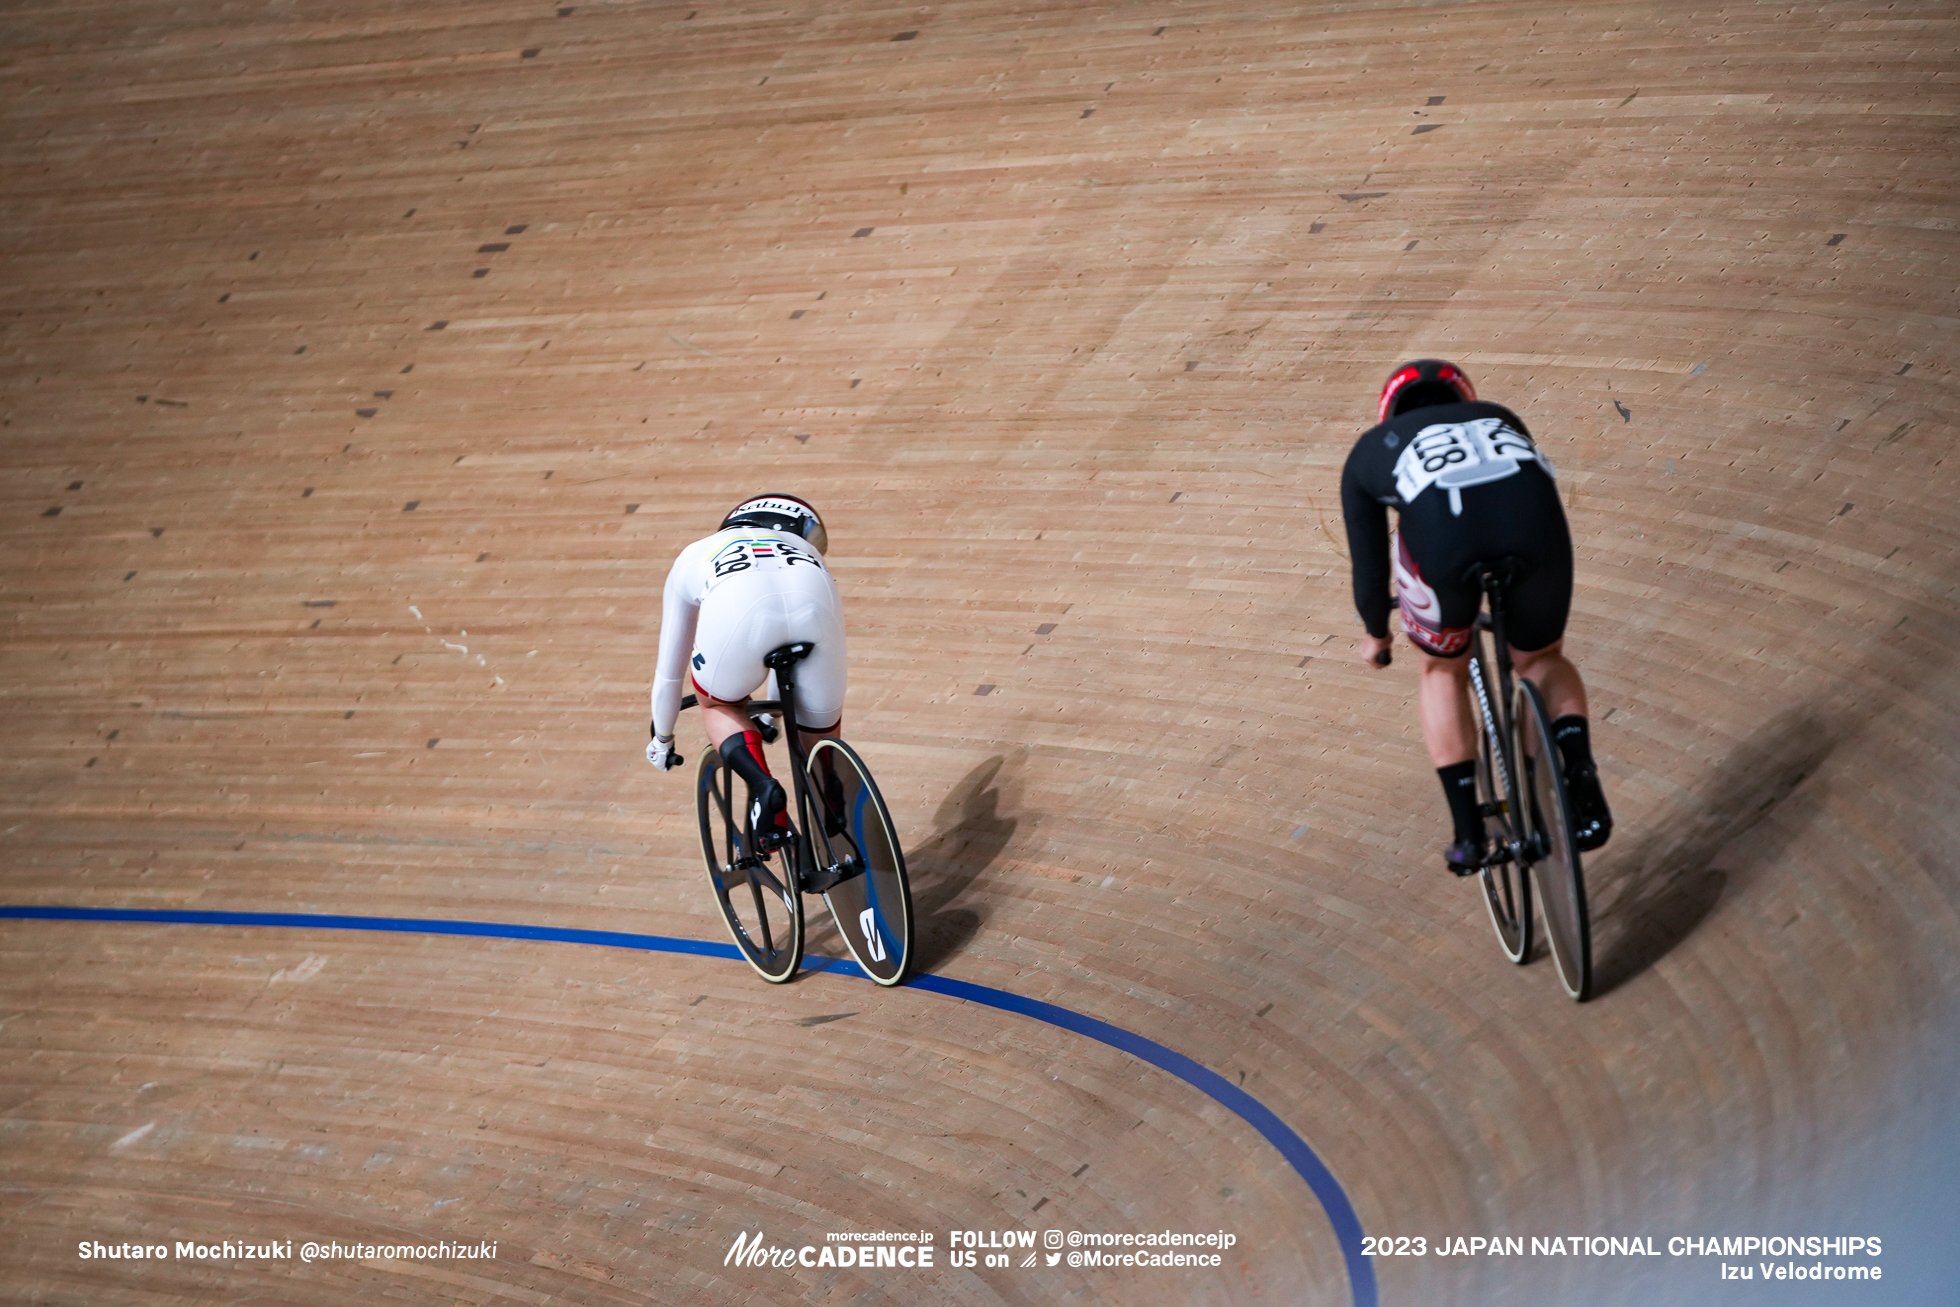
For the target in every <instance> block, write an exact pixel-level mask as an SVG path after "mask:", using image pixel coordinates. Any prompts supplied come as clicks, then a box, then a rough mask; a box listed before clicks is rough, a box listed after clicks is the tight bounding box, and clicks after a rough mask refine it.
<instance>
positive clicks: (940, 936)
mask: <svg viewBox="0 0 1960 1307" xmlns="http://www.w3.org/2000/svg"><path fill="white" fill-rule="evenodd" d="M1020 762H1021V759H1020V756H1019V755H1015V756H1012V757H1000V756H996V757H992V758H989V759H987V760H986V761H985V762H983V763H981V764H980V765H979V766H977V767H975V768H974V769H973V770H972V771H970V772H968V773H967V774H966V775H965V776H963V777H961V778H960V781H959V783H958V784H957V785H955V786H954V787H953V788H952V791H951V792H950V793H948V794H947V796H946V798H945V799H944V800H942V801H941V803H940V805H939V810H938V811H937V812H935V813H934V814H933V819H932V825H933V830H934V832H935V833H934V834H933V836H932V838H930V839H928V840H927V841H926V842H925V843H923V844H920V845H919V846H917V847H916V848H910V849H907V850H906V851H905V866H906V869H907V870H908V871H910V872H911V875H912V919H913V929H914V931H915V932H916V934H915V936H914V940H913V951H914V956H915V958H916V961H915V963H914V968H915V970H917V971H919V972H927V971H933V970H936V969H937V968H938V967H939V966H941V965H942V964H944V963H946V962H948V961H950V960H951V959H953V958H955V957H957V956H959V953H960V951H961V950H962V949H964V948H965V947H966V945H967V943H968V942H969V941H970V940H972V938H973V937H974V936H975V935H977V934H979V933H980V927H981V926H982V925H984V924H985V923H986V918H985V916H984V915H983V914H982V913H981V912H980V911H977V910H976V909H975V908H973V907H970V906H966V905H963V904H960V903H959V899H960V896H961V895H963V894H965V893H966V890H967V887H968V886H970V885H972V884H973V882H974V881H975V880H976V879H978V878H979V876H980V875H981V874H982V873H983V872H985V871H986V870H987V868H988V867H990V866H992V865H993V862H994V859H995V858H997V857H999V856H1000V852H1001V850H1002V849H1004V848H1006V847H1007V842H1008V841H1009V840H1011V839H1012V838H1014V830H1015V828H1016V827H1017V826H1018V825H1019V824H1020V823H1019V821H1018V820H1016V819H1015V818H1014V817H1013V816H1011V815H1007V814H1003V813H1002V811H1001V808H1002V798H1003V790H1006V791H1009V794H1008V796H1007V797H1008V798H1009V799H1010V801H1011V798H1012V794H1011V791H1012V789H1013V781H1014V773H1015V772H1016V771H1018V770H1019V767H1020ZM1003 774H1004V775H1003Z"/></svg>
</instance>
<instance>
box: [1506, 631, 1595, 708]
mask: <svg viewBox="0 0 1960 1307" xmlns="http://www.w3.org/2000/svg"><path fill="white" fill-rule="evenodd" d="M1511 666H1512V668H1513V669H1514V670H1515V671H1516V672H1517V674H1518V675H1519V676H1521V677H1523V678H1524V679H1525V680H1528V681H1530V682H1532V683H1533V684H1534V685H1536V686H1537V687H1538V693H1540V694H1542V695H1544V696H1545V711H1546V713H1547V714H1549V715H1550V716H1551V719H1552V720H1553V721H1557V720H1558V719H1559V718H1561V717H1574V716H1577V717H1584V716H1585V715H1586V683H1585V682H1584V681H1583V680H1581V679H1580V678H1579V669H1578V668H1577V667H1574V666H1573V665H1572V660H1571V659H1569V658H1567V657H1566V656H1565V641H1564V640H1554V641H1552V642H1551V643H1550V644H1548V645H1546V646H1545V647H1544V648H1543V649H1533V650H1531V651H1529V652H1526V651H1525V650H1523V649H1520V648H1518V647H1517V646H1516V645H1512V646H1511Z"/></svg>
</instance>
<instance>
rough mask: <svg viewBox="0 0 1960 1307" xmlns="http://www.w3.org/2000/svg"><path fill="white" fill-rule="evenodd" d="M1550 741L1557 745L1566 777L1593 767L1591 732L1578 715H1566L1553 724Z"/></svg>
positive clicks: (1584, 720)
mask: <svg viewBox="0 0 1960 1307" xmlns="http://www.w3.org/2000/svg"><path fill="white" fill-rule="evenodd" d="M1552 739H1553V740H1555V741H1557V743H1558V753H1559V757H1561V758H1563V759H1564V760H1565V770H1566V773H1567V774H1568V775H1570V774H1571V773H1572V772H1575V771H1578V770H1579V769H1580V768H1582V767H1591V766H1592V765H1593V756H1592V730H1591V728H1590V727H1588V726H1587V725H1586V719H1585V718H1583V717H1581V716H1580V715H1579V714H1578V713H1567V714H1566V715H1565V716H1563V717H1561V718H1559V719H1558V720H1557V721H1555V722H1553V723H1552Z"/></svg>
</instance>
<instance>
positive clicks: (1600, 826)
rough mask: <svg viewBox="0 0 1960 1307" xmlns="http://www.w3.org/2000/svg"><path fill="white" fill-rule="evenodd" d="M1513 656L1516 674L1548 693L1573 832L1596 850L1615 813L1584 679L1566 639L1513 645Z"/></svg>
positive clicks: (1610, 830) (1607, 833) (1582, 844)
mask: <svg viewBox="0 0 1960 1307" xmlns="http://www.w3.org/2000/svg"><path fill="white" fill-rule="evenodd" d="M1511 661H1512V663H1513V665H1514V666H1515V667H1516V668H1517V672H1518V675H1519V676H1521V677H1525V678H1527V679H1529V680H1530V681H1532V682H1533V683H1534V684H1535V685H1537V687H1538V692H1539V693H1540V694H1542V695H1544V696H1545V711H1546V713H1547V714H1548V715H1550V717H1551V719H1552V738H1553V740H1555V741H1556V742H1557V743H1558V751H1559V760H1560V762H1562V763H1563V764H1564V766H1565V788H1566V792H1567V794H1568V795H1569V796H1570V798H1571V800H1572V824H1573V831H1572V835H1573V838H1574V840H1575V841H1576V842H1577V843H1578V845H1579V847H1580V848H1581V849H1583V850H1591V849H1596V848H1598V847H1599V846H1600V845H1602V844H1604V843H1606V840H1607V838H1608V837H1609V836H1611V835H1612V833H1613V812H1612V810H1611V809H1610V808H1608V807H1607V806H1606V791H1605V790H1604V789H1602V788H1601V787H1600V784H1599V769H1598V767H1596V766H1595V765H1594V764H1593V756H1592V731H1591V728H1590V726H1589V725H1588V723H1587V714H1586V683H1585V682H1584V681H1583V680H1581V679H1580V677H1579V669H1578V668H1577V667H1574V666H1573V665H1572V661H1571V660H1570V659H1569V658H1567V657H1566V656H1565V641H1563V640H1554V641H1553V642H1552V643H1550V644H1548V645H1546V646H1545V647H1544V648H1543V649H1537V650H1533V651H1532V652H1530V653H1526V652H1524V651H1523V650H1521V649H1518V648H1516V647H1515V646H1514V647H1513V648H1512V650H1511Z"/></svg>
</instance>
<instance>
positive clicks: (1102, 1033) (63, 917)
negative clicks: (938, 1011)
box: [0, 905, 1376, 1307]
mask: <svg viewBox="0 0 1960 1307" xmlns="http://www.w3.org/2000/svg"><path fill="white" fill-rule="evenodd" d="M4 918H14V919H16V920H27V921H141V922H155V923H161V924H175V925H193V926H296V927H301V928H304V929H309V930H389V931H395V932H397V933H399V934H408V935H476V936H487V937H489V938H492V939H535V940H547V941H551V942H554V943H560V944H599V945H604V946H606V947H610V948H630V949H639V950H641V951H642V952H648V953H687V954H692V955H694V956H696V957H709V958H727V959H729V960H731V961H733V960H735V959H738V958H740V957H741V956H742V955H741V954H740V953H739V952H737V951H736V949H735V946H734V945H733V944H711V943H709V942H707V941H706V940H698V939H680V938H678V937H676V936H673V935H628V934H625V933H623V932H621V931H615V930H570V929H566V928H564V927H560V926H517V925H507V924H505V923H502V922H491V921H437V920H422V919H420V918H414V917H340V916H331V915H326V914H315V913H305V912H192V911H183V910H176V909H151V908H60V907H25V906H7V905H0V919H4ZM803 965H804V970H806V971H822V972H827V973H831V974H836V975H850V976H859V977H863V975H864V972H863V971H862V970H861V969H860V968H859V967H858V965H857V963H855V962H850V961H847V960H845V959H843V958H811V959H809V960H807V961H806V962H805V963H804V964H803ZM905 988H907V989H922V990H925V991H927V992H929V993H933V994H944V995H946V996H948V997H949V998H961V999H965V1000H966V1001H967V1002H969V1003H979V1004H983V1005H984V1006H986V1007H991V1008H998V1009H999V1010H1001V1011H1002V1012H1012V1013H1015V1014H1016V1015H1018V1016H1024V1017H1032V1018H1034V1019H1035V1020H1036V1021H1045V1022H1047V1023H1048V1024H1049V1025H1051V1026H1058V1027H1060V1028H1061V1029H1063V1030H1068V1031H1072V1032H1074V1033H1075V1034H1078V1035H1083V1036H1086V1037H1087V1038H1089V1039H1093V1040H1095V1041H1097V1042H1098V1043H1102V1044H1107V1045H1109V1046H1110V1047H1111V1048H1115V1049H1120V1050H1121V1051H1122V1052H1125V1053H1128V1054H1129V1055H1130V1056H1132V1057H1135V1058H1139V1059H1141V1060H1142V1061H1145V1062H1148V1063H1149V1064H1150V1065H1151V1066H1154V1067H1156V1068H1158V1069H1159V1070H1162V1071H1168V1072H1170V1073H1171V1074H1172V1075H1174V1076H1176V1077H1177V1078H1178V1079H1180V1080H1182V1081H1184V1082H1185V1083H1186V1084H1188V1085H1190V1086H1192V1087H1193V1088H1195V1089H1197V1090H1200V1091H1201V1092H1203V1093H1205V1094H1208V1095H1210V1096H1211V1097H1212V1098H1213V1099H1214V1100H1215V1101H1217V1102H1218V1103H1219V1104H1221V1105H1222V1106H1224V1107H1227V1108H1229V1109H1231V1110H1232V1111H1233V1112H1235V1113H1237V1114H1238V1116H1239V1117H1240V1118H1241V1119H1242V1120H1244V1121H1245V1122H1246V1124H1248V1125H1250V1126H1251V1127H1252V1128H1253V1129H1255V1130H1257V1131H1258V1132H1259V1133H1260V1134H1261V1135H1263V1136H1265V1138H1266V1142H1267V1143H1269V1144H1271V1145H1272V1146H1273V1147H1274V1148H1277V1149H1278V1150H1279V1151H1280V1155H1281V1156H1282V1157H1284V1158H1285V1159H1286V1160H1287V1161H1288V1162H1290V1163H1291V1164H1292V1166H1293V1169H1294V1170H1295V1171H1298V1172H1299V1173H1300V1178H1301V1179H1302V1180H1305V1181H1306V1182H1307V1187H1308V1188H1309V1189H1311V1190H1313V1192H1314V1197H1316V1198H1318V1199H1320V1206H1321V1209H1322V1210H1323V1211H1325V1212H1326V1213H1327V1220H1328V1223H1329V1224H1330V1225H1332V1226H1333V1227H1334V1237H1335V1238H1336V1239H1337V1240H1339V1242H1340V1245H1341V1256H1342V1258H1343V1259H1344V1260H1345V1261H1346V1263H1347V1274H1348V1287H1349V1288H1350V1289H1351V1290H1352V1291H1353V1298H1354V1307H1376V1296H1375V1269H1374V1264H1373V1263H1372V1262H1370V1261H1369V1259H1368V1258H1367V1257H1366V1256H1364V1255H1363V1254H1362V1252H1361V1220H1360V1218H1359V1217H1357V1216H1356V1215H1355V1214H1354V1206H1353V1204H1352V1203H1350V1202H1348V1196H1347V1192H1346V1190H1344V1189H1342V1188H1341V1182H1340V1181H1339V1180H1336V1179H1335V1178H1334V1173H1333V1172H1332V1171H1329V1170H1328V1169H1327V1166H1326V1164H1325V1163H1324V1162H1322V1161H1321V1160H1320V1158H1319V1157H1318V1156H1317V1155H1316V1154H1315V1153H1314V1151H1313V1149H1311V1148H1309V1147H1308V1146H1307V1141H1306V1140H1304V1139H1302V1138H1300V1136H1299V1135H1297V1134H1295V1133H1294V1132H1293V1130H1292V1128H1291V1127H1290V1126H1288V1125H1287V1124H1286V1122H1284V1121H1282V1120H1280V1119H1279V1117H1278V1116H1277V1115H1275V1114H1274V1113H1273V1111H1272V1110H1271V1109H1270V1108H1268V1107H1267V1106H1266V1105H1265V1104H1263V1103H1261V1102H1260V1101H1259V1100H1258V1099H1256V1098H1254V1097H1253V1096H1252V1095H1251V1094H1248V1093H1246V1092H1245V1091H1244V1090H1243V1089H1240V1088H1239V1087H1238V1086H1237V1085H1235V1084H1233V1083H1232V1082H1231V1081H1229V1080H1227V1079H1226V1078H1225V1077H1224V1076H1221V1075H1219V1074H1218V1073H1217V1072H1216V1071H1213V1070H1211V1069H1210V1068H1209V1067H1205V1066H1200V1065H1199V1064H1198V1063H1196V1062H1193V1061H1192V1060H1191V1059H1190V1058H1188V1057H1186V1056H1184V1054H1182V1053H1177V1052H1173V1051H1172V1050H1170V1049H1168V1048H1165V1047H1164V1046H1163V1045H1162V1044H1159V1043H1157V1042H1156V1041H1155V1040H1152V1039H1145V1038H1144V1037H1143V1036H1142V1035H1139V1034H1135V1033H1132V1032H1131V1031H1128V1030H1124V1029H1123V1028H1121V1027H1120V1026H1112V1025H1110V1024H1109V1023H1108V1022H1107V1021H1098V1020H1097V1019H1096V1018H1094V1017H1089V1016H1084V1015H1082V1014H1081V1013H1080V1012H1071V1011H1069V1010H1068V1009H1067V1008H1065V1007H1057V1006H1056V1005H1055V1004H1053V1003H1044V1002H1042V1001H1041V1000H1040V999H1035V998H1023V997H1022V996H1021V995H1019V994H1010V993H1008V992H1007V991H1006V990H1004V989H994V988H991V987H990V986H987V985H975V984H973V983H971V982H970V981H965V980H952V979H948V978H947V977H944V976H919V977H917V978H915V979H913V980H910V981H908V982H906V985H905Z"/></svg>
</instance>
